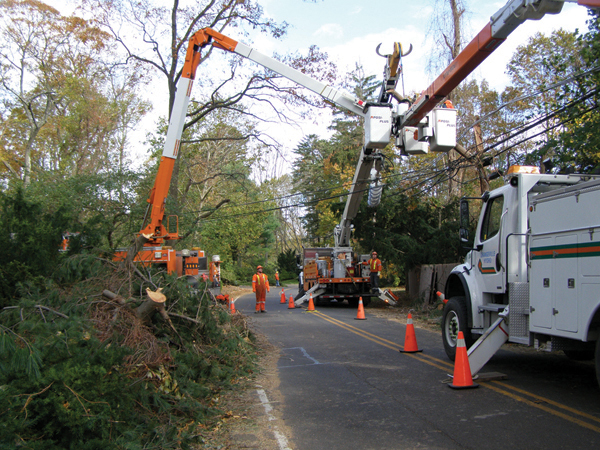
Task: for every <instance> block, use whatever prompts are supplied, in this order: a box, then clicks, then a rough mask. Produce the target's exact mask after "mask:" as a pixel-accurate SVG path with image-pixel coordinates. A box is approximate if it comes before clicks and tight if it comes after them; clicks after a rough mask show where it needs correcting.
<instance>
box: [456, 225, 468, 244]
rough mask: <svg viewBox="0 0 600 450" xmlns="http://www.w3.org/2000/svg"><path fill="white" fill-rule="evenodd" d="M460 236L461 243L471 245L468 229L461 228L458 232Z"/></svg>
mask: <svg viewBox="0 0 600 450" xmlns="http://www.w3.org/2000/svg"><path fill="white" fill-rule="evenodd" d="M458 233H459V236H460V242H462V243H463V244H468V243H469V230H468V229H466V228H462V227H461V228H460V230H459V231H458Z"/></svg>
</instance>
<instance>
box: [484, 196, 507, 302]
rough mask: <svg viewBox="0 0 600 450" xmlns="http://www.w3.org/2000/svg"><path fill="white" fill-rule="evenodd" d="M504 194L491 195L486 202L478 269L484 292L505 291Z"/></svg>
mask: <svg viewBox="0 0 600 450" xmlns="http://www.w3.org/2000/svg"><path fill="white" fill-rule="evenodd" d="M505 216H506V210H505V208H504V195H498V196H496V197H490V198H489V200H488V201H487V202H486V204H485V210H484V215H483V220H482V221H481V228H480V230H479V236H478V240H479V243H480V244H481V251H480V252H479V261H477V270H479V272H480V273H481V275H482V277H481V279H482V281H483V284H484V289H483V290H484V292H490V293H503V292H504V287H505V276H504V272H505V267H504V261H505V260H506V258H505V255H503V254H502V251H503V248H504V245H505V244H504V242H503V239H502V234H503V233H502V226H503V223H504V221H505V218H506V217H505Z"/></svg>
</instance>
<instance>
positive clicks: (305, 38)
mask: <svg viewBox="0 0 600 450" xmlns="http://www.w3.org/2000/svg"><path fill="white" fill-rule="evenodd" d="M260 3H261V4H262V5H263V7H264V12H265V15H266V16H268V17H272V18H273V19H274V20H275V21H278V22H283V21H285V22H287V23H288V24H289V28H288V32H287V34H286V36H284V37H283V38H282V39H280V40H275V39H270V38H268V37H266V36H264V35H259V34H257V35H256V37H254V39H253V40H252V42H245V43H246V44H248V45H250V46H251V47H253V48H255V49H257V50H259V51H260V52H262V53H265V54H267V55H271V54H272V53H273V52H277V53H285V52H286V51H289V52H296V51H299V52H301V53H306V51H307V49H308V47H309V46H310V45H317V46H318V47H319V48H320V49H321V50H322V51H325V52H327V54H328V55H329V57H330V59H331V60H333V61H334V62H336V64H337V65H338V69H339V73H340V74H344V73H347V72H348V71H350V70H352V69H353V68H354V67H355V64H356V63H360V64H361V65H362V66H363V67H364V69H365V72H366V74H367V75H371V74H373V75H376V76H377V79H378V80H381V79H382V74H383V69H384V65H385V60H384V59H383V58H381V57H380V56H378V55H377V54H376V52H375V49H376V47H377V45H378V44H380V43H381V44H382V45H381V53H383V54H385V53H391V51H392V48H393V43H394V42H396V41H398V42H401V44H402V47H403V50H404V51H405V52H406V50H407V49H408V48H409V45H411V44H412V46H413V51H412V52H411V54H410V55H407V56H406V57H404V58H403V59H402V62H403V67H404V70H403V71H404V87H405V92H406V93H407V94H408V93H409V92H421V91H422V90H424V89H426V88H427V87H428V86H429V85H430V84H431V82H432V81H433V80H434V79H435V78H436V77H437V75H438V74H437V73H436V74H428V73H427V71H426V66H427V60H428V56H429V54H430V52H431V49H432V45H433V42H432V39H428V32H429V28H430V22H431V15H432V13H433V11H434V10H433V8H434V7H436V1H435V0H419V1H414V0H370V1H363V0H261V2H260ZM505 3H506V2H505V1H491V0H465V5H466V7H467V11H468V14H467V17H466V23H465V25H466V26H465V42H470V40H471V39H472V38H473V37H475V36H476V35H477V33H479V31H480V30H481V29H483V27H484V26H485V25H487V23H488V22H489V20H490V16H491V15H492V14H494V13H496V12H497V11H498V10H499V9H500V8H502V7H503V6H504V5H505ZM587 17H588V15H587V9H586V8H584V7H581V6H578V5H577V4H571V3H566V4H565V5H564V6H563V10H562V12H561V13H560V14H558V15H546V16H545V17H543V18H542V19H541V20H539V21H527V22H526V23H524V24H523V25H521V26H520V27H519V28H517V30H516V31H514V32H513V33H512V34H511V35H510V36H509V37H508V39H507V40H506V41H505V42H504V43H503V44H502V45H501V46H500V47H499V48H498V49H497V50H496V51H495V52H494V53H492V55H491V56H490V57H488V59H487V60H486V61H485V62H484V63H482V64H481V66H480V67H479V68H478V69H477V70H476V71H475V72H474V74H473V75H474V76H475V77H476V78H478V79H482V78H485V79H486V80H487V81H488V82H489V83H490V87H491V88H494V89H496V90H498V91H502V90H503V89H504V87H506V86H507V85H508V84H509V78H508V76H507V75H506V74H505V68H506V65H507V63H508V62H509V60H510V58H511V56H512V54H513V52H514V51H515V50H516V49H517V47H518V46H519V45H522V44H525V43H526V42H527V41H528V39H529V37H531V36H533V35H534V34H535V33H537V32H542V33H545V34H549V33H551V32H552V31H553V30H555V29H559V28H561V27H562V28H565V29H567V30H571V31H574V30H575V29H576V28H578V29H579V30H580V32H585V31H587V26H586V19H587ZM401 87H402V84H401V82H399V83H398V87H397V90H398V91H399V92H400V93H402V91H401ZM322 119H323V120H322V123H321V124H319V125H315V124H314V123H312V122H310V121H307V122H305V123H303V124H300V127H297V128H293V129H289V130H287V131H285V139H286V142H287V144H286V145H287V146H288V147H289V151H291V149H293V148H294V147H295V146H296V145H297V143H298V141H299V140H300V139H302V137H303V135H305V134H307V133H316V134H318V135H319V136H322V137H327V134H328V131H327V129H326V127H327V125H328V124H329V122H328V118H327V117H323V118H322Z"/></svg>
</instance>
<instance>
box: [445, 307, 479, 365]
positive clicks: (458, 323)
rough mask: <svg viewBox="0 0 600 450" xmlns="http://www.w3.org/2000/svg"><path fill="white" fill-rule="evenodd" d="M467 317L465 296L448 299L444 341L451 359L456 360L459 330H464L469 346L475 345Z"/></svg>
mask: <svg viewBox="0 0 600 450" xmlns="http://www.w3.org/2000/svg"><path fill="white" fill-rule="evenodd" d="M467 317H468V315H467V302H466V301H465V298H464V297H452V298H451V299H450V300H448V303H446V306H444V315H443V317H442V341H443V342H444V350H445V351H446V355H448V358H450V360H451V361H454V358H455V356H456V341H457V339H458V332H459V331H462V332H463V335H464V337H465V344H466V346H467V348H468V347H470V346H471V345H473V339H472V337H471V332H470V331H469V329H468V328H467Z"/></svg>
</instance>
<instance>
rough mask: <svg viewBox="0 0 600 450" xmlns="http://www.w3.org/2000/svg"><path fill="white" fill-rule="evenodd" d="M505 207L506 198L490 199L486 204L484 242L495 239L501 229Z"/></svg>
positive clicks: (483, 226) (483, 230) (482, 238)
mask: <svg viewBox="0 0 600 450" xmlns="http://www.w3.org/2000/svg"><path fill="white" fill-rule="evenodd" d="M503 207H504V196H503V195H501V196H499V197H493V198H490V199H489V200H488V202H487V204H486V209H485V216H484V217H483V223H482V225H481V236H480V239H481V240H482V241H487V240H488V239H490V238H492V237H494V236H495V235H496V234H497V233H498V230H499V229H500V219H501V218H502V209H503Z"/></svg>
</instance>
